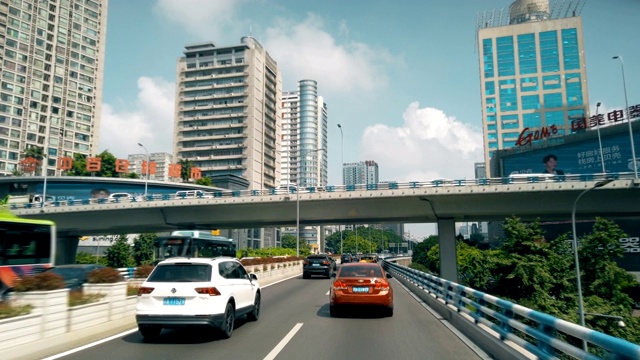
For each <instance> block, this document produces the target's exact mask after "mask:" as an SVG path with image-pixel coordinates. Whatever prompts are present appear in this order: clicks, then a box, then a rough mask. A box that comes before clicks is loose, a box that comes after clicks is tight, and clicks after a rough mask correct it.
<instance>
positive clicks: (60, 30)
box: [0, 0, 107, 175]
mask: <svg viewBox="0 0 640 360" xmlns="http://www.w3.org/2000/svg"><path fill="white" fill-rule="evenodd" d="M106 17H107V0H59V1H45V0H4V1H0V38H1V39H2V41H0V50H1V51H0V54H2V55H0V56H1V57H2V61H0V81H1V83H0V174H5V175H7V174H11V173H13V172H14V171H20V169H19V162H20V160H21V155H22V154H23V153H24V151H25V149H27V148H30V147H42V148H43V149H44V154H45V155H46V158H47V161H46V164H47V165H46V166H43V167H42V175H44V171H45V169H46V171H47V175H55V174H56V163H57V159H58V158H60V157H65V156H69V157H73V154H84V155H92V154H96V153H97V150H98V145H99V144H98V143H99V130H100V111H101V105H102V84H103V72H104V53H105V36H106V26H107V21H106Z"/></svg>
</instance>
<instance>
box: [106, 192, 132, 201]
mask: <svg viewBox="0 0 640 360" xmlns="http://www.w3.org/2000/svg"><path fill="white" fill-rule="evenodd" d="M108 199H109V201H110V202H130V201H132V200H133V195H131V194H129V193H111V194H110V195H109V197H108Z"/></svg>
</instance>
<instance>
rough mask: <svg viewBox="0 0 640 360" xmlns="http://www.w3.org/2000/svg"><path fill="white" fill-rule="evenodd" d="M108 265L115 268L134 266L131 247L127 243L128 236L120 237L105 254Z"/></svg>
mask: <svg viewBox="0 0 640 360" xmlns="http://www.w3.org/2000/svg"><path fill="white" fill-rule="evenodd" d="M105 256H106V258H107V264H108V265H109V266H111V267H114V268H122V267H129V266H133V264H134V262H133V257H132V256H131V245H129V243H128V242H127V236H126V235H119V236H118V239H117V240H116V241H115V242H114V243H113V244H112V245H111V246H110V247H109V248H108V249H107V252H106V254H105Z"/></svg>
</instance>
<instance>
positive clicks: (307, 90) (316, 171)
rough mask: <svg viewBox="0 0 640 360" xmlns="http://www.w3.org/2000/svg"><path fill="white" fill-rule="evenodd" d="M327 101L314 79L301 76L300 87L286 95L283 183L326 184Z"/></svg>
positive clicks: (281, 174)
mask: <svg viewBox="0 0 640 360" xmlns="http://www.w3.org/2000/svg"><path fill="white" fill-rule="evenodd" d="M327 122H328V115H327V104H326V103H325V102H324V98H323V97H322V96H318V84H317V82H316V81H314V80H301V81H299V83H298V90H296V91H290V92H285V93H283V95H282V143H281V144H282V149H281V151H280V163H281V166H282V170H281V171H280V177H281V181H280V183H283V184H285V183H289V184H297V185H299V186H300V187H301V188H306V187H310V186H313V187H318V186H326V185H327V182H328V162H327V158H328V157H327V143H328V140H327Z"/></svg>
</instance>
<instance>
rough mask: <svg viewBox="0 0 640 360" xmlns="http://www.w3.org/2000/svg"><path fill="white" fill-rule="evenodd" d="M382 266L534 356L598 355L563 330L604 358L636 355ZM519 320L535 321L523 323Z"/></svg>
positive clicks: (595, 335)
mask: <svg viewBox="0 0 640 360" xmlns="http://www.w3.org/2000/svg"><path fill="white" fill-rule="evenodd" d="M384 267H385V269H387V270H391V271H393V272H394V273H396V274H397V275H400V276H402V277H404V278H405V279H407V280H408V281H410V282H412V283H414V284H416V285H418V286H420V287H421V288H422V289H423V290H424V291H426V292H427V293H429V294H430V295H431V296H433V297H435V298H436V299H438V300H440V303H442V306H449V307H454V308H455V309H456V311H457V312H458V313H464V314H466V315H468V317H469V318H471V319H473V321H471V320H470V321H469V324H470V325H471V326H478V325H479V324H482V325H484V326H485V327H488V328H489V329H491V330H493V331H495V332H496V333H497V334H499V336H500V340H502V341H505V340H508V341H511V342H512V343H514V344H517V345H518V346H520V347H521V348H522V349H524V350H526V351H528V352H530V353H531V354H534V355H535V356H537V357H538V358H541V359H556V356H557V355H558V353H562V354H566V355H569V356H571V357H573V358H576V359H601V358H600V357H598V356H596V355H594V354H593V353H590V352H585V351H584V350H583V349H582V347H581V346H576V345H574V344H571V343H568V342H566V341H565V340H564V339H563V336H561V335H563V334H564V335H569V336H570V337H573V338H575V339H578V340H580V341H587V342H588V344H589V346H590V347H594V348H597V349H601V350H600V351H603V352H606V353H607V357H606V358H612V359H640V345H638V344H634V343H631V342H629V341H626V340H623V339H620V338H616V337H613V336H610V335H607V334H604V333H601V332H598V331H595V330H592V329H588V328H586V327H582V326H580V325H577V324H574V323H572V322H569V321H565V320H562V319H558V318H556V317H553V316H551V315H549V314H545V313H542V312H539V311H535V310H532V309H529V308H526V307H524V306H521V305H518V304H514V303H512V302H509V301H506V300H502V299H500V298H497V297H495V296H492V295H489V294H486V293H483V292H481V291H478V290H475V289H472V288H469V287H466V286H463V285H460V284H457V283H455V282H453V281H448V280H444V279H442V278H439V277H436V276H434V275H431V274H427V273H425V272H422V271H418V270H415V269H411V268H409V267H406V266H402V265H398V264H395V263H392V262H389V261H384ZM523 321H526V322H527V323H529V324H530V323H533V324H535V325H534V326H531V325H527V324H525V323H524V322H523ZM479 328H481V327H479ZM525 335H526V336H525ZM531 339H533V340H534V341H531Z"/></svg>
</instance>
